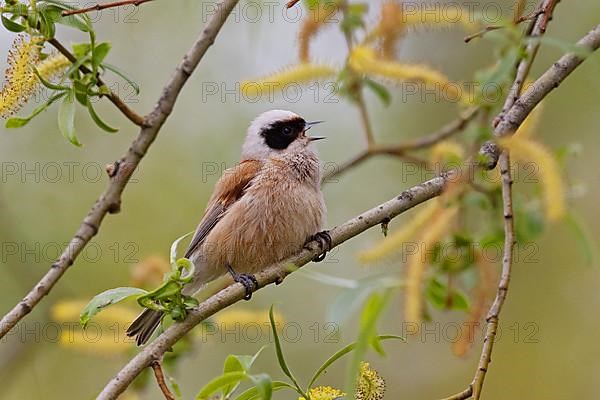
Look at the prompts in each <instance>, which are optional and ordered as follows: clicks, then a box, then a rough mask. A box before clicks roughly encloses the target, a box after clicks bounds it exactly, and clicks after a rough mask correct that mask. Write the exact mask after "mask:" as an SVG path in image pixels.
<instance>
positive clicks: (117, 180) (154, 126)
mask: <svg viewBox="0 0 600 400" xmlns="http://www.w3.org/2000/svg"><path fill="white" fill-rule="evenodd" d="M238 1H239V0H223V1H222V2H221V3H219V10H218V12H216V13H215V14H213V15H212V17H211V19H210V20H209V21H208V23H207V24H206V26H205V27H204V29H203V30H202V32H201V33H200V35H199V36H198V38H197V39H196V41H195V42H194V44H193V45H192V47H191V48H190V50H188V52H187V53H186V54H185V56H184V57H183V59H182V60H181V62H180V63H179V65H178V66H177V68H176V70H175V72H174V74H173V75H172V76H171V78H170V79H169V81H168V82H167V84H166V85H165V86H164V88H163V90H162V93H161V96H160V98H159V100H158V102H157V103H156V106H155V107H154V109H153V110H152V112H151V113H150V114H148V116H146V117H145V118H144V121H145V124H144V126H143V127H142V128H141V130H140V132H139V134H138V135H137V137H136V138H135V139H134V141H133V142H132V143H131V146H130V147H129V149H128V150H127V152H126V153H125V155H124V156H123V157H122V158H121V159H120V160H119V169H118V172H117V173H116V174H115V175H114V176H113V177H112V178H110V182H109V184H108V187H107V188H106V190H105V191H104V193H102V194H101V195H100V197H99V198H98V200H97V201H96V203H95V204H94V206H93V207H92V209H91V210H90V212H89V213H88V215H87V216H86V217H85V218H84V220H83V222H82V223H81V226H80V227H79V229H78V230H77V232H76V233H75V235H74V236H73V238H72V239H71V241H70V242H69V244H68V245H67V247H66V249H65V250H64V251H63V253H62V254H61V256H60V257H59V259H58V260H57V261H56V262H55V263H54V264H52V267H51V268H50V270H49V271H48V272H47V273H46V274H45V275H44V276H43V277H42V279H40V281H39V282H38V283H37V284H36V285H35V286H34V287H33V289H32V290H31V291H30V292H29V293H27V295H26V296H25V297H24V298H23V299H22V300H21V301H20V302H19V303H18V304H17V305H16V306H15V307H14V308H13V309H12V310H10V311H9V312H8V313H7V314H6V315H5V316H4V317H3V318H2V320H1V321H0V338H2V337H3V336H5V335H6V334H7V333H8V332H9V331H10V330H11V329H12V328H13V327H14V326H15V325H16V324H17V323H18V322H19V321H20V320H21V319H23V318H24V317H25V316H26V315H27V314H29V313H30V312H31V310H32V309H33V308H34V307H35V306H36V305H37V304H38V303H39V302H40V301H41V300H42V298H43V297H44V296H46V295H47V294H48V293H49V292H50V290H52V287H54V285H55V284H56V283H57V282H58V280H59V279H60V278H61V277H62V275H63V274H64V273H65V271H66V270H67V269H68V268H69V267H70V266H71V265H72V264H73V263H74V262H75V259H76V258H77V256H78V255H79V254H80V253H81V251H82V250H83V249H84V247H85V246H86V245H87V244H88V243H89V242H90V240H91V239H92V237H94V236H95V235H96V234H97V233H98V230H99V229H100V224H101V223H102V220H103V219H104V217H105V216H106V215H107V214H109V213H111V214H112V213H117V212H119V210H120V208H121V194H122V193H123V191H124V190H125V187H126V186H127V183H128V182H129V179H130V178H131V175H132V174H133V172H134V171H135V169H136V168H137V166H138V165H139V163H140V161H141V160H142V158H143V157H144V156H145V155H146V152H147V151H148V149H149V148H150V146H151V145H152V143H153V142H154V139H156V136H157V135H158V133H159V131H160V128H161V127H162V125H163V124H164V122H165V121H166V119H167V117H168V116H169V115H170V114H171V111H172V110H173V106H174V104H175V101H176V100H177V96H178V95H179V93H180V92H181V89H182V88H183V86H184V85H185V83H186V81H187V80H188V78H189V77H190V76H191V74H192V73H193V72H194V70H195V69H196V66H197V65H198V63H199V62H200V60H202V58H203V57H204V55H205V54H206V51H207V50H208V48H209V47H210V46H211V45H212V44H213V43H214V41H215V38H216V36H217V35H218V33H219V31H220V30H221V27H222V26H223V24H224V23H225V20H226V19H227V17H228V16H229V14H230V13H231V11H232V10H233V8H234V7H235V5H236V4H237V3H238Z"/></svg>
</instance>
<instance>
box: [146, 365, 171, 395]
mask: <svg viewBox="0 0 600 400" xmlns="http://www.w3.org/2000/svg"><path fill="white" fill-rule="evenodd" d="M151 366H152V370H153V371H154V377H155V378H156V383H158V387H159V388H160V391H161V392H162V394H163V395H164V396H165V399H167V400H176V399H175V396H173V393H171V391H170V390H169V386H168V385H167V382H166V381H165V374H164V372H163V370H162V367H161V365H160V361H158V360H154V361H152V364H151Z"/></svg>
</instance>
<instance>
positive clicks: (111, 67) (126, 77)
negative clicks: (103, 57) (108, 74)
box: [101, 63, 140, 94]
mask: <svg viewBox="0 0 600 400" xmlns="http://www.w3.org/2000/svg"><path fill="white" fill-rule="evenodd" d="M101 67H102V68H106V69H107V70H109V71H112V72H114V73H115V74H117V75H119V76H120V77H121V78H123V79H124V80H125V81H126V82H127V83H129V84H130V85H131V87H132V88H133V90H135V94H140V87H139V85H138V84H137V83H136V82H135V81H134V80H133V79H131V78H130V77H129V75H127V73H126V72H125V71H123V70H122V69H120V68H119V67H117V66H115V65H112V64H107V63H102V65H101Z"/></svg>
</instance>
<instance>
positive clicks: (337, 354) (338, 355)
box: [308, 335, 406, 388]
mask: <svg viewBox="0 0 600 400" xmlns="http://www.w3.org/2000/svg"><path fill="white" fill-rule="evenodd" d="M376 339H377V341H383V340H389V339H397V340H402V341H403V342H406V339H405V338H403V337H402V336H396V335H379V336H377V337H376ZM356 343H357V342H354V343H350V344H349V345H347V346H345V347H344V348H342V349H340V350H338V351H337V352H335V353H334V354H333V355H332V356H331V357H329V358H328V359H327V361H325V362H324V363H323V365H321V367H320V368H319V369H318V370H317V372H315V374H314V375H313V377H312V378H311V380H310V383H309V384H308V387H309V388H312V387H313V385H314V383H315V382H316V381H317V379H319V377H320V376H321V375H322V374H323V373H324V372H325V371H326V370H327V368H329V367H330V366H331V365H332V364H333V363H334V362H336V361H337V360H339V359H340V358H342V357H343V356H345V355H346V354H348V353H350V352H352V351H353V350H354V349H355V348H356Z"/></svg>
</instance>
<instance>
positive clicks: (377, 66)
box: [349, 46, 462, 99]
mask: <svg viewBox="0 0 600 400" xmlns="http://www.w3.org/2000/svg"><path fill="white" fill-rule="evenodd" d="M349 64H350V67H351V68H352V69H353V70H354V71H356V72H358V73H362V74H365V75H372V76H378V77H381V78H385V79H389V80H391V81H392V82H398V83H401V82H407V81H409V82H410V81H412V82H423V83H424V84H425V85H426V87H427V89H428V90H436V91H438V92H440V93H444V95H445V96H446V97H448V98H449V99H459V98H460V95H461V92H462V90H461V88H460V85H458V84H455V83H452V82H450V81H449V79H448V78H447V77H446V76H445V75H444V74H442V73H441V72H439V71H436V70H434V69H432V68H430V67H428V66H426V65H422V64H401V63H397V62H392V61H386V60H382V59H378V58H377V56H376V53H375V51H374V50H373V49H371V48H369V47H367V46H358V47H356V48H355V49H354V50H353V51H352V54H351V55H350V59H349Z"/></svg>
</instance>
